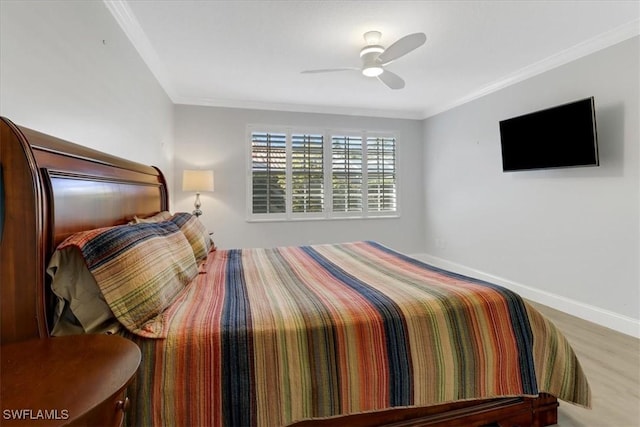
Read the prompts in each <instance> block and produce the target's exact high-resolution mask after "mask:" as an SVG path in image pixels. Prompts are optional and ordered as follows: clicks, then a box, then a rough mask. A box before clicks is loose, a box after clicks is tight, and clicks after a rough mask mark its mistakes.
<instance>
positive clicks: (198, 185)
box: [182, 170, 214, 192]
mask: <svg viewBox="0 0 640 427" xmlns="http://www.w3.org/2000/svg"><path fill="white" fill-rule="evenodd" d="M213 188H214V182H213V171H211V170H185V171H183V172H182V191H196V192H200V191H213Z"/></svg>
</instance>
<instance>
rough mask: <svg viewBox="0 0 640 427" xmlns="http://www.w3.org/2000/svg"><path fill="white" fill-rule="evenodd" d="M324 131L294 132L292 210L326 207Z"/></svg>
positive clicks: (305, 210) (304, 210) (313, 209)
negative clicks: (320, 132) (320, 133)
mask: <svg viewBox="0 0 640 427" xmlns="http://www.w3.org/2000/svg"><path fill="white" fill-rule="evenodd" d="M323 140H324V138H323V136H322V135H307V134H293V135H291V178H292V179H291V184H292V188H291V193H292V194H291V207H292V212H294V213H301V212H323V211H324V144H323Z"/></svg>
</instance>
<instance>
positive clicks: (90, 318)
mask: <svg viewBox="0 0 640 427" xmlns="http://www.w3.org/2000/svg"><path fill="white" fill-rule="evenodd" d="M47 274H48V275H49V276H50V277H51V290H52V291H53V293H54V294H55V295H56V297H57V299H58V301H57V304H56V309H55V313H54V319H53V321H54V322H53V328H52V330H51V335H53V336H60V335H74V334H82V333H87V334H97V333H105V332H107V331H112V330H113V329H114V328H115V329H118V327H119V323H118V321H117V320H116V317H115V316H114V314H113V312H112V311H111V309H110V308H109V305H108V304H107V302H106V301H105V299H104V297H103V296H102V292H100V288H99V287H98V284H97V283H96V280H95V279H94V277H93V275H92V274H91V272H89V270H88V269H87V265H86V264H85V262H84V258H83V257H82V254H80V251H78V249H77V248H75V247H67V248H64V249H58V250H56V251H55V252H54V253H53V255H52V257H51V260H50V261H49V265H48V267H47Z"/></svg>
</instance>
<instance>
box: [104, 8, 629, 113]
mask: <svg viewBox="0 0 640 427" xmlns="http://www.w3.org/2000/svg"><path fill="white" fill-rule="evenodd" d="M105 5H106V6H107V7H108V8H109V10H110V11H111V12H112V13H113V15H114V16H115V17H116V19H117V21H118V23H119V24H120V25H121V27H122V28H123V30H124V31H125V33H126V34H127V36H128V37H129V38H130V39H131V41H132V42H133V44H134V46H135V47H136V49H137V50H138V52H139V53H140V55H141V56H142V58H143V59H144V60H145V62H146V63H147V64H148V66H149V68H150V69H151V71H152V72H153V73H154V75H155V76H156V78H157V79H158V81H159V82H160V84H161V85H162V86H163V88H164V89H165V91H166V92H167V94H168V95H169V97H170V98H171V99H172V101H173V102H174V103H176V104H194V105H210V106H224V107H241V108H259V109H276V110H283V111H303V112H322V113H337V114H356V115H370V116H382V117H396V118H411V119H421V118H425V117H428V116H430V115H433V114H436V113H439V112H442V111H445V110H447V109H449V108H452V107H454V106H457V105H460V104H463V103H464V102H468V101H470V100H472V99H474V98H477V97H479V96H482V95H484V94H487V93H490V92H492V91H494V90H497V89H500V88H502V87H505V86H507V85H509V84H513V83H515V82H518V81H521V80H523V79H525V78H528V77H531V76H533V75H536V74H538V73H541V72H544V71H546V70H548V69H551V68H554V67H557V66H559V65H562V64H564V63H566V62H568V61H571V60H574V59H576V58H579V57H581V56H584V55H587V54H589V53H591V52H594V51H596V50H599V49H602V48H605V47H607V46H610V45H613V44H615V43H618V42H620V41H622V40H625V39H628V38H630V37H633V36H636V35H638V34H639V20H638V19H639V16H640V2H638V1H636V0H633V1H596V0H581V1H563V0H558V1H523V0H517V1H516V0H512V1H399V0H395V1H346V0H342V1H340V0H333V1H319V0H316V1H310V0H307V1H294V0H289V1H267V0H264V1H219V0H209V1H203V0H200V1H189V0H181V1H172V0H158V1H148V0H145V1H142V0H128V1H125V0H116V1H112V0H105ZM369 30H377V31H380V32H381V33H382V39H381V41H380V44H382V45H383V46H385V47H388V46H389V45H390V44H392V43H393V42H395V41H396V40H398V39H399V38H401V37H403V36H405V35H407V34H410V33H414V32H423V33H425V34H426V35H427V42H426V43H425V44H424V45H423V46H422V47H420V48H418V49H416V50H415V51H413V52H411V53H409V54H408V55H406V56H404V57H402V58H400V59H398V60H397V61H395V62H393V63H391V64H389V65H388V66H387V67H386V68H387V69H388V70H390V71H392V72H394V73H396V74H398V75H400V76H401V77H402V78H404V80H405V81H406V86H405V88H404V89H401V90H391V89H389V88H387V87H386V86H384V85H383V84H381V83H380V82H379V81H377V79H376V78H369V77H365V76H363V75H362V74H361V73H360V72H359V71H344V72H333V73H324V74H301V71H302V70H308V69H317V68H336V67H359V66H360V58H359V51H360V49H361V48H362V47H363V46H364V45H365V41H364V39H363V34H364V33H365V32H366V31H369Z"/></svg>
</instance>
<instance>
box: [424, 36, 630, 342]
mask: <svg viewBox="0 0 640 427" xmlns="http://www.w3.org/2000/svg"><path fill="white" fill-rule="evenodd" d="M639 51H640V47H639V38H638V37H635V38H633V39H630V40H627V41H625V42H622V43H620V44H618V45H615V46H612V47H610V48H607V49H604V50H602V51H599V52H596V53H594V54H591V55H589V56H587V57H584V58H581V59H579V60H576V61H574V62H571V63H569V64H566V65H564V66H562V67H559V68H557V69H554V70H551V71H548V72H546V73H543V74H541V75H538V76H536V77H534V78H531V79H529V80H526V81H524V82H521V83H519V84H516V85H514V86H511V87H508V88H506V89H503V90H501V91H499V92H496V93H494V94H491V95H488V96H485V97H483V98H481V99H478V100H476V101H473V102H470V103H468V104H466V105H463V106H460V107H458V108H456V109H453V110H451V111H448V112H445V113H442V114H439V115H437V116H434V117H431V118H429V119H427V120H425V122H424V144H425V149H424V191H425V204H426V216H425V228H426V247H427V252H428V254H429V255H430V256H431V257H436V258H435V260H436V261H440V262H442V263H444V264H448V265H449V266H457V267H460V268H463V269H466V270H467V271H472V272H473V271H475V273H479V274H480V275H482V274H484V275H489V277H494V278H495V277H497V278H503V279H505V281H506V282H507V283H509V284H511V285H513V286H514V287H516V288H517V290H519V291H521V293H523V294H525V296H528V297H531V298H533V299H537V300H541V302H544V303H547V304H549V305H552V306H556V307H558V308H561V309H564V310H565V311H569V312H573V313H574V314H577V315H579V316H581V317H587V318H591V319H592V320H596V321H598V322H599V323H603V324H605V325H608V326H610V327H614V328H616V329H618V330H621V331H623V332H627V333H630V334H635V335H638V325H639V323H638V319H639V318H640V315H639V311H640V296H639V289H640V266H639V265H640V249H639V242H640V214H639V211H640V177H639V169H640V150H639V139H640V132H639V125H638V121H639V119H638V118H639V117H640V110H639V108H638V102H639V98H640V89H639V78H638V76H639V75H640V69H639V65H638V63H639ZM588 96H594V97H595V103H596V120H597V126H598V139H599V147H600V162H601V165H600V167H597V168H573V169H558V170H543V171H528V172H515V173H503V172H502V164H501V152H500V134H499V128H498V122H499V121H500V120H502V119H506V118H509V117H513V116H517V115H520V114H524V113H527V112H531V111H535V110H537V109H542V108H546V107H550V106H554V105H557V104H561V103H565V102H568V101H572V100H577V99H581V98H585V97H588ZM476 275H477V274H476Z"/></svg>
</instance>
